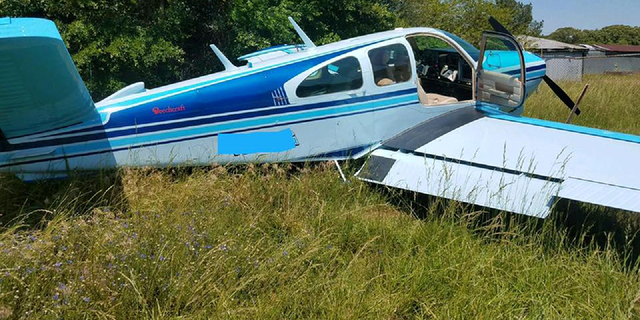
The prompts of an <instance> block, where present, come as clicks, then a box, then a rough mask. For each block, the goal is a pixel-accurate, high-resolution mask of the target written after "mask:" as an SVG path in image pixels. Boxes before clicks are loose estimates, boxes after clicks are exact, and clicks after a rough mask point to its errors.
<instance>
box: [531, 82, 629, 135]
mask: <svg viewBox="0 0 640 320" xmlns="http://www.w3.org/2000/svg"><path fill="white" fill-rule="evenodd" d="M559 84H560V86H561V87H562V88H563V89H565V91H566V92H567V94H569V96H570V97H571V98H572V99H573V100H574V101H576V100H577V99H578V96H579V95H580V93H581V92H582V89H583V88H584V86H585V84H590V88H589V91H587V94H586V96H585V98H584V99H583V101H582V103H581V104H580V109H581V110H582V111H583V112H584V113H583V114H582V115H580V116H577V117H574V121H573V124H576V125H581V126H587V127H594V128H600V129H606V130H612V131H619V132H625V133H631V134H636V135H640V74H630V75H605V76H602V75H588V76H585V77H584V79H583V81H582V82H564V83H559ZM569 113H570V110H569V108H567V106H566V105H564V104H563V103H562V102H561V101H560V99H558V98H557V97H556V96H555V95H554V94H553V92H551V90H550V89H549V87H548V86H547V85H546V84H542V85H540V88H539V89H538V92H536V93H535V94H533V95H532V96H531V97H530V98H529V99H528V100H527V103H526V109H525V116H528V117H533V118H540V119H546V120H553V121H560V122H564V121H566V120H567V117H568V116H569Z"/></svg>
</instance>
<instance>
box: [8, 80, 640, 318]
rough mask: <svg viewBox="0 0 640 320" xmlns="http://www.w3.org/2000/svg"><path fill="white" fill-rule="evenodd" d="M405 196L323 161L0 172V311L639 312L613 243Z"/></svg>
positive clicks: (164, 314) (639, 276) (637, 280)
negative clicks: (50, 173)
mask: <svg viewBox="0 0 640 320" xmlns="http://www.w3.org/2000/svg"><path fill="white" fill-rule="evenodd" d="M595 81H596V79H593V80H592V82H594V83H595ZM598 83H599V84H600V85H603V86H604V85H605V83H606V85H608V86H611V87H614V85H613V83H616V82H612V81H611V80H609V79H605V80H602V83H600V82H598ZM629 83H632V82H631V81H629ZM635 85H636V87H637V86H638V84H635ZM565 86H566V85H565ZM575 87H576V88H578V87H579V85H576V86H575ZM616 87H617V85H616ZM545 90H546V89H541V90H540V92H539V93H536V96H533V97H532V103H531V104H530V105H529V108H536V111H532V113H533V114H535V113H536V112H541V113H543V114H546V115H548V116H551V117H552V118H553V116H552V115H551V114H550V113H551V111H548V112H545V111H543V109H542V108H543V107H545V106H546V108H547V110H551V108H555V107H554V106H553V105H551V104H546V103H545V104H542V103H541V102H540V101H546V98H545V97H542V96H541V95H544V94H548V93H545V92H546V91H545ZM570 90H573V89H570ZM627 90H628V88H627ZM631 91H633V90H631ZM616 92H617V91H616ZM592 94H593V92H592ZM616 94H618V93H616ZM602 99H604V98H602ZM535 101H538V102H537V103H535ZM587 101H589V100H587ZM629 101H630V98H629ZM635 103H636V104H635V105H636V106H638V102H635ZM595 105H596V103H595V102H593V103H590V104H587V103H586V102H585V105H584V112H585V116H584V117H580V121H591V120H589V119H591V118H590V117H589V112H590V110H594V109H595V108H596V107H595ZM611 105H612V106H613V107H611V108H616V109H614V110H612V111H613V112H611V113H613V114H614V115H612V117H613V116H615V117H616V118H622V117H619V116H617V115H615V114H616V111H617V110H618V109H624V108H631V107H630V106H627V105H626V104H625V103H620V104H611ZM564 108H565V109H566V107H564ZM557 109H559V110H560V111H561V112H560V111H558V117H560V116H561V114H563V115H565V116H566V114H567V113H568V112H565V109H562V108H560V107H557ZM553 110H555V109H553ZM598 110H600V111H599V112H601V116H602V117H604V112H605V111H606V109H598ZM635 118H636V119H637V118H638V117H637V116H635ZM622 120H623V119H620V121H622ZM624 120H626V119H624ZM594 121H595V120H594ZM578 123H579V122H578ZM628 123H629V124H628V125H626V127H625V128H623V129H625V130H623V131H627V132H634V130H637V129H638V127H637V124H635V123H632V122H628ZM634 126H635V127H634ZM619 130H622V129H619ZM353 169H354V168H350V170H351V171H352V170H353ZM408 198H410V197H407V196H403V195H398V194H395V193H393V192H381V190H379V189H378V188H373V187H371V186H370V185H367V184H364V183H361V182H358V181H351V182H350V183H346V184H345V183H342V182H341V180H340V178H339V176H338V174H337V172H336V170H335V169H334V168H333V167H331V166H330V165H329V164H320V165H316V166H304V167H293V166H290V165H265V166H255V165H249V166H244V167H228V168H226V167H214V168H204V169H193V170H186V169H172V170H122V171H120V172H117V173H105V174H102V175H99V176H89V177H77V178H74V179H70V180H68V181H54V182H42V183H36V184H24V183H22V182H20V181H18V180H16V179H13V178H10V177H2V178H0V212H1V213H2V214H3V215H2V216H1V217H0V221H1V222H2V224H3V226H4V229H3V231H2V233H1V234H0V252H1V254H0V319H3V318H27V319H59V318H64V319H79V318H97V319H140V318H142V319H177V318H179V319H208V318H211V319H217V318H223V319H289V318H306V319H325V318H328V319H361V318H365V319H405V318H409V319H414V318H415V319H514V318H515V319H521V318H522V319H624V318H638V317H640V273H638V268H637V267H636V265H635V264H632V263H631V264H630V263H629V261H630V260H628V259H627V258H626V257H627V256H626V255H625V252H624V251H621V250H619V249H616V246H615V244H614V243H605V244H604V245H596V244H594V243H591V242H590V241H589V240H584V239H587V238H586V237H583V238H581V237H580V236H578V237H575V236H570V235H569V232H568V230H566V229H564V228H562V227H558V226H557V225H558V224H557V221H552V220H550V221H549V222H545V223H544V224H540V223H539V222H538V221H533V220H531V219H524V218H517V217H514V216H511V215H504V214H499V215H497V216H495V217H493V218H486V217H485V216H484V215H483V214H481V213H480V212H473V211H469V210H468V209H466V208H463V207H460V206H459V205H457V204H456V203H453V202H435V203H430V205H429V206H428V207H426V208H422V210H419V211H414V210H412V208H415V207H416V205H417V204H416V203H408V202H407V200H408ZM417 215H420V216H421V217H422V218H417V217H416V216H417Z"/></svg>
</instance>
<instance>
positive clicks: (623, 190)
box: [357, 107, 640, 218]
mask: <svg viewBox="0 0 640 320" xmlns="http://www.w3.org/2000/svg"><path fill="white" fill-rule="evenodd" d="M639 159H640V137H638V136H633V135H625V134H620V133H614V132H608V131H603V130H597V129H591V128H585V127H579V126H573V125H565V124H560V123H555V122H550V121H542V120H537V119H531V118H525V117H517V116H510V115H506V114H503V113H500V112H496V111H492V110H491V109H483V108H475V107H468V108H463V109H458V110H456V111H453V112H450V113H447V114H445V115H443V116H440V117H438V118H434V119H431V120H429V121H427V122H424V123H422V124H420V125H418V126H416V127H413V128H411V129H409V130H407V131H405V132H404V133H401V134H400V135H398V136H396V137H394V138H392V139H390V140H388V141H386V142H385V143H383V145H382V147H380V148H379V149H377V150H375V151H374V152H373V153H372V155H371V157H370V159H369V161H368V163H367V164H366V165H365V166H364V167H363V169H362V170H361V171H360V172H359V173H358V174H357V176H358V177H359V178H360V179H362V180H365V181H369V182H373V183H378V184H383V185H387V186H390V187H397V188H401V189H406V190H411V191H416V192H419V193H424V194H429V195H434V196H440V197H445V198H448V199H454V200H458V201H462V202H467V203H473V204H477V205H481V206H485V207H489V208H494V209H498V210H504V211H509V212H515V213H520V214H525V215H529V216H535V217H540V218H545V217H547V215H548V214H549V211H550V208H551V206H552V205H553V203H554V202H555V200H556V199H558V198H561V199H569V200H577V201H581V202H586V203H592V204H598V205H603V206H607V207H612V208H617V209H623V210H628V211H635V212H640V168H639V166H638V165H639V164H640V162H639Z"/></svg>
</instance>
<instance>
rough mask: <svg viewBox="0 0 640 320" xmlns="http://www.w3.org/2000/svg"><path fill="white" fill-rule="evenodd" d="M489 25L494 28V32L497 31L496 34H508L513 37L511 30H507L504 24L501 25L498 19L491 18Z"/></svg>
mask: <svg viewBox="0 0 640 320" xmlns="http://www.w3.org/2000/svg"><path fill="white" fill-rule="evenodd" d="M489 24H490V25H491V28H493V30H495V31H496V32H500V33H504V34H508V35H510V36H512V37H513V35H512V34H511V32H509V30H507V28H505V27H504V26H503V25H502V23H500V22H499V21H498V20H496V18H494V17H489Z"/></svg>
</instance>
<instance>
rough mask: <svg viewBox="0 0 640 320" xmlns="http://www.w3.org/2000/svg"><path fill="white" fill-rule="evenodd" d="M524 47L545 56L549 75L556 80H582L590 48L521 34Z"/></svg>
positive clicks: (519, 38)
mask: <svg viewBox="0 0 640 320" xmlns="http://www.w3.org/2000/svg"><path fill="white" fill-rule="evenodd" d="M518 40H519V41H520V42H521V43H522V45H523V46H524V48H525V49H526V50H527V51H529V52H532V53H535V54H537V55H538V56H540V57H541V58H543V59H544V60H545V61H546V63H547V75H548V76H549V77H551V78H552V79H554V80H572V81H580V80H581V79H582V74H583V68H584V65H583V62H584V57H586V56H587V54H588V52H589V49H588V48H586V47H584V46H580V45H573V44H568V43H564V42H560V41H555V40H549V39H543V38H537V37H531V36H520V37H518Z"/></svg>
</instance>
